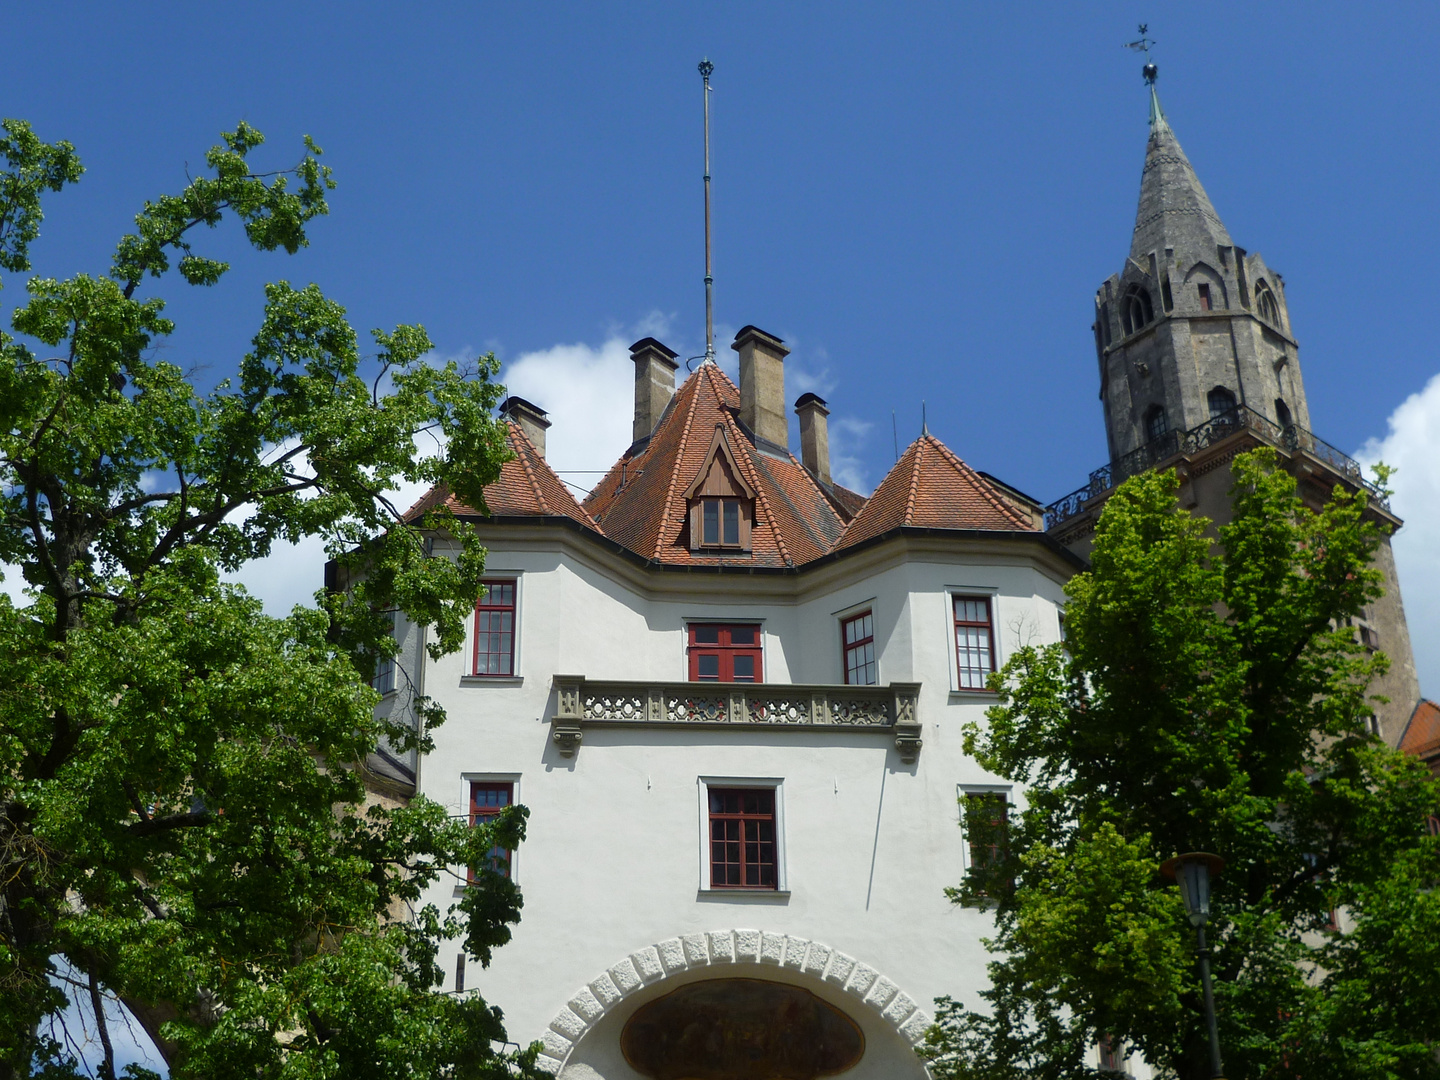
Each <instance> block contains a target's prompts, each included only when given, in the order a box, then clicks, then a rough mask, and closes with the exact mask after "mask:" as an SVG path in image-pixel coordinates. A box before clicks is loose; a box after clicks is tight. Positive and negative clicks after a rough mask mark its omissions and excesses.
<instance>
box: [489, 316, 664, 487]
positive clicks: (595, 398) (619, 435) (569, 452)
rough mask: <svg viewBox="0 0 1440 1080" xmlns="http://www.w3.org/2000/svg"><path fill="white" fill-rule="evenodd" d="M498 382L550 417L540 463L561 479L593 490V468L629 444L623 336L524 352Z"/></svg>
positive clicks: (628, 367) (629, 395)
mask: <svg viewBox="0 0 1440 1080" xmlns="http://www.w3.org/2000/svg"><path fill="white" fill-rule="evenodd" d="M679 374H680V375H681V376H682V377H683V375H684V371H683V369H682V371H681V372H679ZM500 381H501V382H503V383H504V384H505V389H506V390H507V391H509V392H510V393H512V394H518V395H519V396H520V397H522V398H524V399H525V400H527V401H530V402H533V403H534V404H536V405H538V406H540V408H542V409H544V410H545V411H546V412H547V413H549V414H550V424H551V427H550V430H549V431H547V432H546V433H545V460H546V461H548V462H549V463H550V465H551V467H552V468H554V469H555V470H556V471H557V472H559V473H560V478H561V479H562V480H565V481H568V482H570V483H574V484H578V485H579V486H580V487H582V488H585V489H589V488H591V487H593V486H594V485H595V484H596V483H597V482H598V481H599V479H600V476H599V474H598V472H596V471H594V470H600V469H608V468H609V467H610V466H611V465H613V464H614V463H615V461H616V460H617V459H618V458H619V457H620V455H621V454H622V453H624V452H625V449H626V448H627V447H628V446H629V445H630V442H631V438H630V436H631V435H632V434H633V428H634V417H635V367H634V365H633V364H632V363H631V361H630V341H629V340H627V339H626V338H623V337H620V336H618V335H613V336H611V337H610V338H609V339H608V340H606V341H605V342H604V344H602V345H598V346H594V345H585V344H575V345H554V346H551V347H550V348H548V349H540V350H538V351H537V352H529V353H524V354H523V355H521V356H518V357H516V358H515V359H514V360H513V361H511V362H510V363H509V364H506V365H505V368H504V370H503V371H502V372H501V373H500ZM571 490H572V491H573V490H574V489H573V488H572V489H571ZM576 494H577V495H579V494H580V493H579V492H576Z"/></svg>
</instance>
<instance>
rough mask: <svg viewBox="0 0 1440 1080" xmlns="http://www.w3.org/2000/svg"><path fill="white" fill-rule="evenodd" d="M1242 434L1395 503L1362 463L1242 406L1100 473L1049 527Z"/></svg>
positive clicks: (1049, 514) (1049, 513) (1048, 517)
mask: <svg viewBox="0 0 1440 1080" xmlns="http://www.w3.org/2000/svg"><path fill="white" fill-rule="evenodd" d="M1242 431H1246V432H1250V433H1252V434H1254V435H1256V436H1258V437H1259V438H1260V439H1261V440H1262V441H1264V442H1267V443H1270V444H1271V445H1272V446H1277V447H1279V448H1280V449H1282V450H1284V451H1286V452H1287V453H1292V454H1293V453H1297V452H1299V453H1305V454H1309V455H1310V456H1311V457H1313V458H1317V459H1318V460H1320V461H1323V462H1324V463H1325V464H1326V465H1328V466H1330V467H1331V468H1332V469H1334V470H1335V471H1336V472H1338V473H1340V474H1341V475H1342V476H1344V477H1345V479H1347V480H1349V481H1350V482H1351V483H1353V484H1356V485H1357V486H1359V487H1363V488H1364V489H1365V490H1366V491H1368V492H1369V493H1370V496H1371V498H1373V499H1374V500H1375V501H1376V502H1378V503H1379V504H1380V505H1381V506H1382V507H1384V508H1385V509H1386V510H1389V508H1390V502H1389V500H1388V499H1387V498H1386V495H1385V492H1384V489H1382V488H1381V487H1380V486H1379V485H1378V484H1376V483H1375V482H1374V481H1373V480H1370V479H1369V478H1367V477H1366V476H1365V473H1364V470H1363V469H1362V468H1361V467H1360V463H1359V462H1358V461H1356V460H1355V459H1354V458H1352V457H1351V456H1350V455H1349V454H1347V453H1345V452H1344V451H1342V450H1339V449H1337V448H1335V447H1334V446H1331V445H1330V444H1329V443H1328V442H1326V441H1325V440H1324V439H1322V438H1320V437H1319V436H1318V435H1316V434H1314V433H1313V432H1310V431H1306V430H1305V429H1304V428H1302V427H1298V426H1296V425H1294V424H1290V425H1288V426H1284V427H1282V426H1281V425H1279V424H1277V423H1276V422H1275V421H1273V420H1271V419H1269V418H1268V417H1265V416H1262V415H1261V414H1260V413H1258V412H1256V411H1255V410H1254V409H1252V408H1250V407H1248V406H1246V405H1237V406H1236V407H1235V408H1233V409H1230V410H1228V411H1226V412H1224V413H1221V414H1220V415H1219V416H1213V417H1211V418H1210V419H1209V420H1207V421H1205V423H1203V424H1201V425H1200V426H1199V427H1194V428H1191V429H1190V430H1189V431H1167V432H1166V433H1165V434H1164V435H1161V436H1160V437H1159V438H1158V439H1153V440H1151V441H1150V442H1148V443H1146V444H1145V445H1144V446H1142V447H1140V448H1139V449H1137V450H1132V451H1131V452H1130V453H1128V454H1126V455H1125V456H1124V457H1122V458H1119V459H1118V460H1116V461H1112V462H1111V463H1110V464H1108V465H1105V466H1102V467H1101V468H1099V469H1096V470H1095V471H1094V472H1092V473H1091V474H1090V482H1089V483H1087V484H1086V485H1085V486H1084V487H1081V488H1077V489H1076V490H1075V491H1072V492H1070V494H1068V495H1066V496H1065V497H1064V498H1061V499H1056V500H1055V501H1054V502H1053V503H1051V504H1050V505H1049V506H1047V507H1046V508H1045V527H1046V528H1047V529H1052V528H1054V527H1055V526H1056V525H1058V524H1060V523H1061V522H1062V521H1065V520H1067V519H1069V518H1072V517H1075V516H1076V515H1077V514H1081V513H1083V512H1084V511H1085V509H1086V507H1087V506H1089V505H1090V503H1092V502H1094V501H1095V500H1097V499H1099V498H1100V497H1101V496H1103V495H1105V494H1107V493H1108V492H1110V491H1112V490H1114V489H1115V488H1116V487H1119V486H1120V485H1121V484H1123V483H1124V482H1125V481H1126V480H1128V479H1130V477H1132V476H1135V475H1137V474H1139V473H1142V472H1145V471H1146V470H1147V469H1153V468H1155V467H1156V466H1157V465H1160V464H1162V463H1164V462H1166V461H1169V460H1170V459H1171V458H1174V457H1180V456H1182V455H1186V454H1195V453H1199V452H1200V451H1201V450H1204V449H1205V448H1206V447H1208V446H1214V445H1215V444H1216V443H1219V442H1223V441H1224V440H1226V439H1228V438H1230V437H1231V436H1232V435H1236V434H1238V433H1240V432H1242Z"/></svg>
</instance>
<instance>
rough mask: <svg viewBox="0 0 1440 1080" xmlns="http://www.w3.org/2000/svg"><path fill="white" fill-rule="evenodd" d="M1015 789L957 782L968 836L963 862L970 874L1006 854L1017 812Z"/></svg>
mask: <svg viewBox="0 0 1440 1080" xmlns="http://www.w3.org/2000/svg"><path fill="white" fill-rule="evenodd" d="M1014 790H1015V789H1014V788H1013V787H1012V786H1011V785H1009V784H956V785H955V804H956V806H957V808H958V810H959V815H960V828H961V831H962V832H963V834H964V837H965V845H964V847H963V848H962V849H961V865H962V869H963V870H964V872H965V873H966V874H967V875H968V874H969V873H970V872H971V871H972V870H973V871H983V870H985V869H986V868H987V867H990V866H994V865H995V864H997V863H999V862H1000V861H1001V860H1002V859H1004V858H1005V857H1006V854H1007V847H1006V845H1007V844H1008V842H1009V835H1010V822H1011V820H1012V818H1013V816H1014V814H1015V813H1016V806H1015V802H1014Z"/></svg>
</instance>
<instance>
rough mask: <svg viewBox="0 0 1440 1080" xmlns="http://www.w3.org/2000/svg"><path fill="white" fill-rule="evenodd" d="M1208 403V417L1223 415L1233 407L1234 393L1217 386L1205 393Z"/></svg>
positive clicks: (1213, 417)
mask: <svg viewBox="0 0 1440 1080" xmlns="http://www.w3.org/2000/svg"><path fill="white" fill-rule="evenodd" d="M1206 400H1207V401H1208V403H1209V405H1210V419H1211V420H1214V419H1215V418H1216V417H1220V416H1224V415H1225V414H1226V413H1229V412H1232V411H1234V409H1235V395H1234V394H1232V393H1231V392H1230V391H1229V390H1227V389H1225V387H1223V386H1217V387H1215V389H1214V390H1211V391H1210V393H1209V394H1207V395H1206Z"/></svg>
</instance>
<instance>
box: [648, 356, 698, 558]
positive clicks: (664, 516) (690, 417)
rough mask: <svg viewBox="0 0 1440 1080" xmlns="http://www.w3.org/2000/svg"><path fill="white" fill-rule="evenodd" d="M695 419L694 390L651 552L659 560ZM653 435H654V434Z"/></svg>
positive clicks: (677, 394)
mask: <svg viewBox="0 0 1440 1080" xmlns="http://www.w3.org/2000/svg"><path fill="white" fill-rule="evenodd" d="M688 383H689V380H688V379H687V380H686V381H685V382H684V383H681V384H680V389H679V390H678V391H677V392H676V393H675V395H674V397H672V398H671V402H672V403H673V402H674V400H675V398H677V397H679V396H680V395H681V394H683V393H684V392H685V387H686V385H687V384H688ZM694 419H695V393H694V392H692V393H691V394H690V400H689V401H687V402H686V403H685V426H684V427H683V428H681V430H680V445H679V447H677V449H676V452H675V464H674V465H672V466H671V467H670V482H669V483H668V484H667V485H666V487H665V505H664V507H663V509H662V510H661V513H660V528H659V529H657V530H656V531H655V549H654V550H653V551H652V552H651V553H650V558H651V559H657V560H658V559H659V558H660V552H661V551H662V550H664V547H665V524H666V523H667V522H668V521H669V520H670V507H671V505H672V504H673V503H674V501H675V481H676V480H677V479H678V478H679V476H680V462H682V461H683V460H684V459H685V448H686V447H687V446H689V445H690V424H691V422H692V421H694ZM656 430H657V431H658V430H659V429H658V428H657V429H656ZM651 437H652V438H653V437H654V436H653V434H652V436H651ZM647 449H648V447H647Z"/></svg>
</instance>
